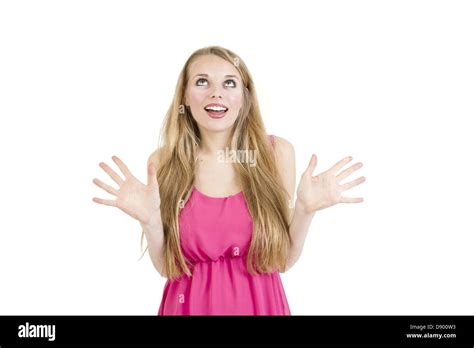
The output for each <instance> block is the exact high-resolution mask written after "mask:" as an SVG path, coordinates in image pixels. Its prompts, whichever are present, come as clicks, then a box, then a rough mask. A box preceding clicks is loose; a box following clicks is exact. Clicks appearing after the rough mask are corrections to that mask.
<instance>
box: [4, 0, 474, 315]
mask: <svg viewBox="0 0 474 348" xmlns="http://www.w3.org/2000/svg"><path fill="white" fill-rule="evenodd" d="M473 18H474V4H473V3H472V2H469V1H330V2H329V1H325V2H318V1H315V0H311V1H291V2H290V1H285V2H283V1H275V0H273V1H249V0H247V1H238V2H231V1H227V2H225V1H221V0H219V1H166V2H165V1H155V2H152V1H140V2H138V1H2V2H1V3H0V116H1V128H0V151H1V171H0V175H1V178H0V179H1V181H0V182H1V188H0V204H1V218H0V314H5V315H6V314H22V315H23V314H25V315H26V314H38V315H39V314H112V315H115V314H124V315H126V314H133V315H134V314H140V315H142V314H145V315H148V314H149V315H156V313H157V312H158V307H159V305H160V301H161V297H162V291H163V287H164V284H165V281H166V279H165V278H162V277H160V275H159V274H158V273H157V272H156V271H155V269H154V267H153V266H152V264H151V261H150V259H149V256H148V254H146V255H144V257H143V258H142V259H141V261H138V259H139V257H140V255H141V249H140V236H141V229H140V226H139V223H138V222H137V221H135V220H133V219H132V218H131V217H129V216H127V215H126V214H124V213H123V212H122V211H120V210H118V209H116V208H112V207H107V206H102V205H98V204H96V203H94V202H92V197H94V196H96V197H102V198H110V196H109V195H108V194H107V193H105V192H104V191H103V190H101V189H99V188H98V187H97V186H95V185H94V184H93V183H92V179H93V178H94V177H97V178H100V179H101V180H103V181H106V182H108V183H111V179H110V178H109V177H108V176H107V174H106V173H105V172H104V171H103V170H102V169H101V168H100V167H99V166H98V164H99V162H100V161H105V162H106V163H108V164H109V165H111V166H115V164H114V163H113V162H112V160H111V158H110V157H111V156H112V155H117V156H119V157H120V158H122V159H123V160H124V162H125V163H126V164H127V165H128V166H129V168H130V169H131V170H132V173H134V174H135V175H136V176H137V177H138V178H139V179H141V180H142V181H143V182H145V181H146V160H147V158H148V156H149V154H150V153H151V152H152V151H153V150H154V149H155V148H156V146H157V141H158V131H159V129H160V126H161V122H162V119H163V117H164V115H165V112H166V110H167V109H168V106H169V104H170V102H171V99H172V96H173V93H174V88H175V84H176V80H177V77H178V74H179V72H180V69H181V68H182V66H183V64H184V62H185V60H186V59H187V57H188V56H189V55H190V54H191V53H192V52H193V51H194V50H196V49H198V48H201V47H203V46H207V45H213V44H216V45H221V46H223V47H226V48H229V49H231V50H233V51H235V52H236V53H237V54H239V55H240V56H241V57H242V59H243V60H244V61H245V62H246V64H247V65H248V67H249V69H250V71H251V73H252V75H253V78H254V80H255V84H256V88H257V93H258V94H257V95H258V98H259V102H260V105H261V109H262V113H263V117H264V121H265V124H266V127H267V130H268V133H269V134H275V135H278V136H281V137H284V138H285V139H287V140H289V141H290V142H292V144H293V145H294V147H295V149H296V156H297V158H296V160H297V177H298V178H299V175H300V174H301V172H302V171H303V170H304V169H305V168H306V166H307V164H308V161H309V159H310V156H311V153H313V152H314V153H316V154H317V155H318V158H319V163H318V166H317V168H316V171H315V174H316V173H318V172H320V171H322V170H326V169H328V168H329V167H330V166H332V165H333V164H334V163H335V162H336V161H338V160H339V159H341V158H342V157H344V156H346V155H352V156H353V157H354V162H352V163H355V162H356V161H362V162H363V163H364V167H363V168H362V169H361V170H359V171H357V172H356V174H353V175H352V176H351V177H350V178H351V179H355V178H356V177H359V176H360V175H364V176H366V178H367V181H366V182H365V183H364V184H362V185H361V186H359V187H356V188H353V189H351V190H350V191H347V192H346V196H353V197H355V196H363V197H364V198H365V202H363V203H360V204H345V205H342V204H340V205H337V206H334V207H331V208H329V209H326V210H323V211H320V212H317V213H316V215H315V218H314V220H313V223H312V225H311V229H310V231H309V233H308V237H307V241H306V245H305V248H304V251H303V255H302V256H301V258H300V260H299V261H298V263H297V264H296V265H295V266H294V267H293V268H292V269H291V270H290V271H289V272H288V273H284V274H281V277H282V281H283V284H284V287H285V291H286V295H287V298H288V302H289V305H290V310H291V313H292V314H294V315H328V314H330V315H332V314H334V315H345V314H347V315H369V314H381V315H389V314H391V315H402V314H409V315H414V314H430V315H435V314H436V315H451V314H453V315H454V314H474V299H473V296H472V294H473V293H474V277H473V265H474V255H473V242H474V237H473V232H474V228H473V227H474V223H473V221H472V207H473V198H474V192H473V191H474V190H473V185H472V173H473V171H472V169H473V166H472V160H473V158H472V149H473V148H474V146H473V145H474V141H473V137H472V129H473V128H472V126H471V124H472V122H471V119H472V118H473V116H474V103H473V96H474V83H473V81H474V64H473V62H474V48H473V46H474V45H473V42H474V21H473V20H472V19H473ZM113 168H116V167H113ZM143 246H145V244H144V245H143Z"/></svg>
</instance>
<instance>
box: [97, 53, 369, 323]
mask: <svg viewBox="0 0 474 348" xmlns="http://www.w3.org/2000/svg"><path fill="white" fill-rule="evenodd" d="M162 136H163V138H164V139H163V141H162V142H161V141H160V142H161V147H160V148H159V149H157V150H155V151H154V152H153V153H152V154H151V155H150V157H149V160H148V180H147V184H146V185H145V184H142V183H141V182H140V181H138V180H137V179H136V178H135V177H134V176H133V175H132V174H131V172H130V170H129V169H128V168H127V166H126V165H125V164H124V163H123V161H121V160H120V159H119V158H117V157H116V156H113V157H112V159H113V161H114V162H115V163H116V165H117V166H118V167H119V169H120V171H121V172H122V174H123V175H124V178H121V177H120V176H119V175H118V174H117V173H116V172H115V171H114V170H112V169H111V168H110V167H109V166H108V165H106V164H105V163H103V162H101V163H100V166H101V168H103V169H104V170H105V171H106V172H107V173H108V174H109V175H110V177H111V178H112V179H113V180H114V181H115V183H116V184H117V185H118V187H119V188H113V187H111V186H109V185H107V184H105V183H103V182H101V181H100V180H98V179H94V183H95V184H96V185H97V186H99V187H101V188H102V189H104V190H105V191H107V192H108V193H110V194H112V195H114V196H115V197H116V199H115V200H107V199H100V198H95V197H94V198H93V201H94V202H97V203H100V204H105V205H109V206H115V207H118V208H120V209H121V210H123V211H124V212H125V213H127V214H129V215H130V216H132V217H133V218H135V219H137V220H138V221H139V222H140V224H141V226H142V229H143V232H142V240H143V236H144V235H145V236H146V239H147V244H148V246H147V249H148V250H149V254H150V258H151V260H152V262H153V265H154V266H155V268H156V269H157V271H158V272H159V273H160V274H161V275H162V276H164V277H167V278H168V280H167V282H166V285H165V288H164V292H163V297H162V301H161V305H160V308H159V311H158V315H290V309H289V306H288V302H287V299H286V295H285V292H284V289H283V286H282V282H281V279H280V275H279V273H280V272H285V271H287V270H288V269H289V268H291V267H292V266H293V265H294V264H295V262H296V261H297V260H298V258H299V256H300V255H301V252H302V250H303V245H304V241H305V238H306V234H307V232H308V229H309V226H310V223H311V220H312V218H313V215H314V213H315V212H316V211H317V210H321V209H324V208H327V207H330V206H332V205H335V204H337V203H357V202H362V200H363V199H362V198H346V197H341V193H342V192H343V191H345V190H347V189H349V188H351V187H353V186H356V185H359V184H360V183H362V182H363V181H364V180H365V178H364V177H360V178H358V179H356V180H353V181H351V182H348V183H346V184H340V181H341V180H343V179H344V178H346V177H347V176H349V175H350V174H351V173H352V172H354V171H355V170H357V169H359V168H360V167H361V166H362V163H360V162H359V163H357V164H354V165H352V166H351V167H349V168H348V169H346V170H344V171H342V172H340V173H338V171H339V170H341V169H342V168H343V166H344V165H346V164H347V163H349V162H350V161H351V160H352V158H351V157H347V158H344V159H342V160H340V161H339V162H337V163H336V164H335V165H334V166H333V167H332V168H330V169H329V170H327V171H325V172H323V173H321V174H319V175H317V176H312V173H313V171H314V169H315V167H316V163H317V158H316V156H315V155H313V156H312V157H311V160H310V162H309V165H308V167H307V169H306V171H305V172H304V173H303V174H302V175H301V178H300V181H299V184H298V188H297V198H296V202H295V203H294V204H293V203H292V202H294V197H293V194H294V191H295V155H294V150H293V146H292V145H291V143H289V142H288V141H287V140H285V139H283V138H281V137H275V136H268V135H267V133H266V131H265V127H264V124H263V121H262V117H261V115H260V110H259V107H258V102H257V97H256V92H255V87H254V83H253V80H252V77H251V75H250V73H249V71H248V69H247V67H246V65H245V63H244V62H243V61H242V59H241V58H240V57H238V56H237V55H236V54H235V53H233V52H232V51H230V50H228V49H225V48H222V47H219V46H212V47H205V48H203V49H199V50H197V51H196V52H194V53H193V54H192V55H191V56H190V57H189V58H188V60H187V62H186V63H185V65H184V67H183V69H182V71H181V74H180V76H179V79H178V83H177V86H176V91H175V95H174V98H173V102H172V104H171V106H170V108H169V110H168V112H167V115H166V118H165V120H164V125H163V130H162V135H161V136H160V140H161V137H162Z"/></svg>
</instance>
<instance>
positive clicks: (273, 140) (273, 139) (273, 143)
mask: <svg viewBox="0 0 474 348" xmlns="http://www.w3.org/2000/svg"><path fill="white" fill-rule="evenodd" d="M269 137H270V142H271V143H272V146H273V149H275V136H274V135H273V134H272V135H269Z"/></svg>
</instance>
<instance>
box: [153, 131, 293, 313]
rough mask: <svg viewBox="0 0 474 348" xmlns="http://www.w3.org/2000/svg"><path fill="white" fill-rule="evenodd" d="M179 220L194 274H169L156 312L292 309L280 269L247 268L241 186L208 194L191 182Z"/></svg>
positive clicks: (248, 229) (247, 229) (247, 224)
mask: <svg viewBox="0 0 474 348" xmlns="http://www.w3.org/2000/svg"><path fill="white" fill-rule="evenodd" d="M272 143H273V138H272ZM179 226H180V243H181V248H182V250H183V254H184V255H185V257H186V258H187V259H189V260H190V261H191V263H192V265H191V269H190V270H191V272H192V276H191V277H189V276H187V275H186V274H183V275H182V276H181V277H180V278H178V279H176V280H174V281H170V280H169V279H168V280H167V282H166V284H165V287H164V290H163V297H162V300H161V304H160V308H159V310H158V315H291V313H290V309H289V306H288V302H287V299H286V295H285V291H284V289H283V284H282V282H281V279H280V274H279V273H278V272H274V273H263V274H259V275H258V274H257V275H255V276H252V275H251V274H250V273H249V272H248V271H247V266H246V256H247V252H248V248H249V246H250V241H251V238H252V230H253V225H252V218H251V215H250V213H249V211H248V207H247V203H246V201H245V196H244V194H243V192H242V191H241V192H239V193H237V194H234V195H230V196H227V197H210V196H207V195H205V194H204V193H202V192H200V191H198V190H197V189H196V187H193V188H192V192H191V195H190V196H189V199H188V200H187V202H186V204H185V205H184V207H183V208H182V209H181V211H180V215H179Z"/></svg>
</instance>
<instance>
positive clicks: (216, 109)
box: [204, 104, 229, 118]
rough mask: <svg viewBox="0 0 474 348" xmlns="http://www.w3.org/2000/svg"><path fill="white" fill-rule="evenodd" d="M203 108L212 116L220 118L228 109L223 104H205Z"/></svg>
mask: <svg viewBox="0 0 474 348" xmlns="http://www.w3.org/2000/svg"><path fill="white" fill-rule="evenodd" d="M204 110H206V112H207V114H208V115H209V116H210V117H212V118H222V117H224V116H225V114H226V112H227V111H228V110H229V109H228V108H227V107H226V106H224V105H215V104H214V105H212V104H210V105H207V106H205V107H204Z"/></svg>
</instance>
